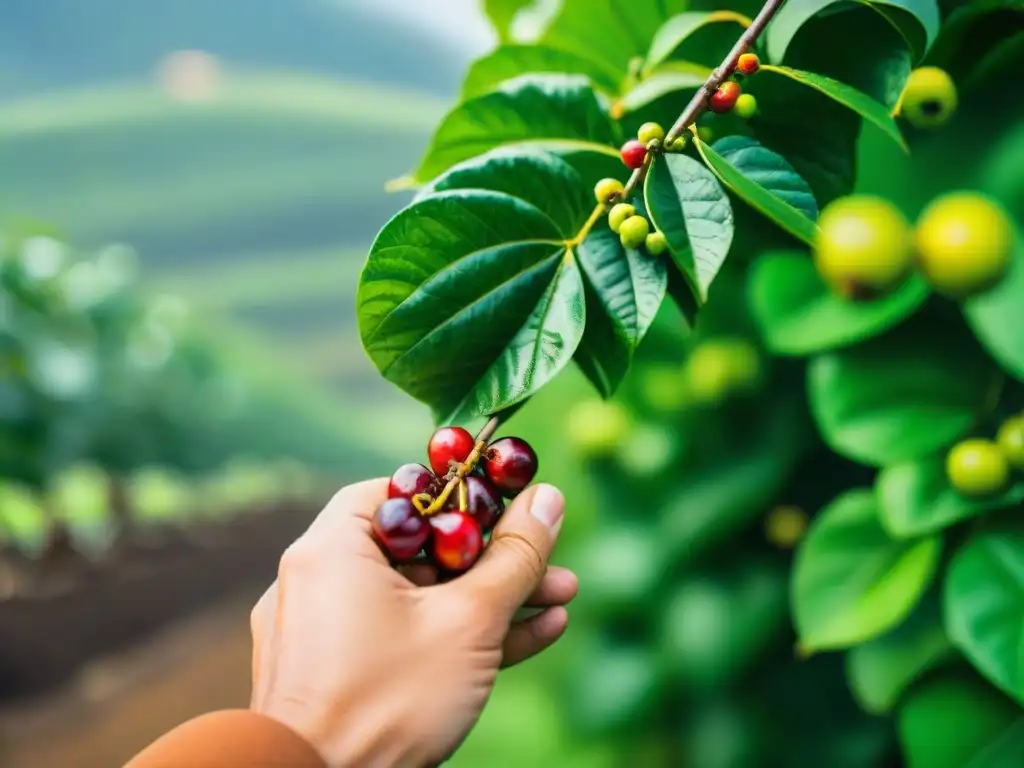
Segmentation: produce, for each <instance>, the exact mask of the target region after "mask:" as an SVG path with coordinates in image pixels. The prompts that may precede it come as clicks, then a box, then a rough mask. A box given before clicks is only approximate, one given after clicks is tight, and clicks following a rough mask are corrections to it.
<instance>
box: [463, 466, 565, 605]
mask: <svg viewBox="0 0 1024 768" xmlns="http://www.w3.org/2000/svg"><path fill="white" fill-rule="evenodd" d="M564 512H565V497H563V496H562V493H561V491H559V490H558V489H557V488H555V487H554V486H553V485H547V484H540V485H535V486H534V487H532V488H528V489H527V490H526V491H524V492H523V493H521V494H520V495H519V496H517V497H516V499H515V501H513V502H512V504H511V505H510V506H509V508H508V509H507V510H506V511H505V514H503V515H502V517H501V520H500V521H499V523H498V525H497V526H496V527H495V529H494V532H493V533H492V534H491V540H490V543H489V544H488V545H487V548H486V549H485V550H484V554H483V556H482V557H481V558H480V561H479V562H478V563H477V564H476V565H474V566H473V567H472V568H471V569H470V570H469V571H468V572H467V573H466V574H464V575H463V576H462V578H460V579H457V580H456V582H455V583H456V584H460V586H462V587H463V588H465V589H468V590H470V591H472V592H474V593H475V596H476V597H477V598H479V599H482V600H483V601H485V604H486V605H489V606H493V608H494V609H495V610H499V611H504V612H505V613H507V614H508V619H509V620H511V618H512V616H513V615H514V614H515V612H516V611H517V610H519V608H520V607H521V606H522V605H523V603H525V602H526V599H527V598H528V597H529V596H530V595H531V594H533V592H534V591H535V590H536V589H537V587H538V586H539V585H540V582H541V579H542V578H544V573H545V571H546V570H547V566H548V559H549V558H550V557H551V553H552V551H553V550H554V548H555V542H556V541H557V540H558V532H559V530H560V529H561V527H562V516H563V514H564Z"/></svg>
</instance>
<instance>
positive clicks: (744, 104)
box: [733, 93, 757, 120]
mask: <svg viewBox="0 0 1024 768" xmlns="http://www.w3.org/2000/svg"><path fill="white" fill-rule="evenodd" d="M733 111H735V112H736V114H737V115H739V116H740V117H742V118H743V119H744V120H749V119H750V118H752V117H753V116H754V115H756V114H757V99H756V98H754V97H753V96H752V95H751V94H749V93H744V94H741V95H740V97H739V98H738V99H736V106H735V107H733Z"/></svg>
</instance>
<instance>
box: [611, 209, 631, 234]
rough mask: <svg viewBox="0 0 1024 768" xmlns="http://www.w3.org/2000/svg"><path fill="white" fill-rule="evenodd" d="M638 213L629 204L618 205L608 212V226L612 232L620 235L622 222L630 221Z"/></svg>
mask: <svg viewBox="0 0 1024 768" xmlns="http://www.w3.org/2000/svg"><path fill="white" fill-rule="evenodd" d="M634 213H636V207H635V206H633V205H630V204H629V203H616V204H615V205H613V206H612V209H611V210H610V211H609V212H608V226H609V227H610V228H611V230H612V232H615V233H616V234H618V232H619V227H621V226H622V222H624V221H625V220H626V219H628V218H629V217H630V216H632V215H633V214H634Z"/></svg>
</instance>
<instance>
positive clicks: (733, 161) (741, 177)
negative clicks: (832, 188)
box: [694, 136, 818, 244]
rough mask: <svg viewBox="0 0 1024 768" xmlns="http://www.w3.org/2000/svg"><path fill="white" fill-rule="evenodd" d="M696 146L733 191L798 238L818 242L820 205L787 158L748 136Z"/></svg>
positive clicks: (700, 143)
mask: <svg viewBox="0 0 1024 768" xmlns="http://www.w3.org/2000/svg"><path fill="white" fill-rule="evenodd" d="M694 142H695V143H696V146H697V150H698V151H699V152H700V154H701V157H703V158H704V162H706V163H707V164H708V167H709V168H711V170H712V171H714V173H715V175H716V176H718V178H719V179H721V180H722V182H723V183H724V184H725V185H726V186H727V187H729V189H731V190H732V191H733V192H735V193H736V194H737V195H739V196H740V197H741V198H742V199H743V200H744V201H746V202H747V203H749V204H750V205H751V206H753V207H754V208H756V209H757V210H758V211H760V212H761V213H763V214H764V215H765V216H767V217H768V218H769V219H771V220H772V221H774V222H775V223H776V224H778V225H779V226H780V227H782V228H783V229H784V230H786V231H787V232H789V233H790V234H791V235H793V236H794V237H797V238H799V239H801V240H803V241H804V242H805V243H808V244H811V243H813V242H814V237H815V233H816V232H817V229H818V228H817V227H816V226H815V224H814V222H815V221H816V220H817V218H818V204H817V202H815V200H814V193H813V192H811V188H810V187H809V186H808V184H807V182H806V181H804V180H803V179H802V178H800V176H799V174H797V172H796V171H795V170H793V166H791V165H790V164H789V163H787V162H786V160H785V158H783V157H782V156H781V155H778V154H776V153H775V152H772V151H771V150H770V149H768V148H766V147H764V146H762V145H761V144H760V143H759V142H757V141H756V140H754V139H750V138H747V137H746V136H727V137H726V138H724V139H722V140H720V141H718V142H716V143H715V144H713V145H711V146H708V145H707V144H705V143H704V142H702V141H700V139H699V138H696V137H694Z"/></svg>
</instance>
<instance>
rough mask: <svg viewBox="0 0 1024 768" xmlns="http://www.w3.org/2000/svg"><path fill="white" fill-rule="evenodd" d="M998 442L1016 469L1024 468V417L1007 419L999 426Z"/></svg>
mask: <svg viewBox="0 0 1024 768" xmlns="http://www.w3.org/2000/svg"><path fill="white" fill-rule="evenodd" d="M996 444H997V445H998V446H999V450H1000V451H1002V452H1003V456H1005V457H1006V460H1007V461H1008V462H1009V463H1010V466H1012V467H1013V468H1014V469H1024V417H1021V416H1016V417H1014V418H1012V419H1007V420H1006V421H1005V422H1003V425H1002V426H1001V427H1000V428H999V434H998V435H997V436H996Z"/></svg>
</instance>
